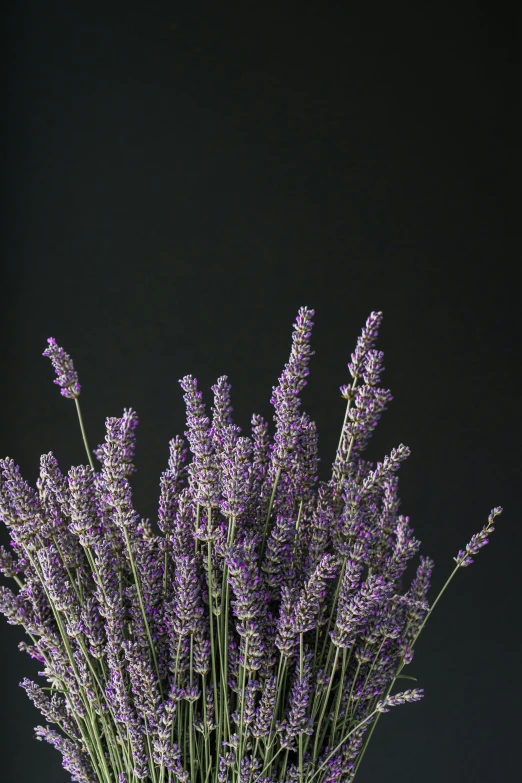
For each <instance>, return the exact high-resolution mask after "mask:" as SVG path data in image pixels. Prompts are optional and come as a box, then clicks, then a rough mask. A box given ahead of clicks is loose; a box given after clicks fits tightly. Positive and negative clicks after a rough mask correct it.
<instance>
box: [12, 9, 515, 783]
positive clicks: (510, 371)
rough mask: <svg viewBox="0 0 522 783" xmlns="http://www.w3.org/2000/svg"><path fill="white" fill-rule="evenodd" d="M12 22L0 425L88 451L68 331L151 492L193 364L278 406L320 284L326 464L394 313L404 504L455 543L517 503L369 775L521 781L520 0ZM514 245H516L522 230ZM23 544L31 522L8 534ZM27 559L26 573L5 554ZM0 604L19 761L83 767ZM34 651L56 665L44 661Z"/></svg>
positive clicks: (384, 724) (390, 336)
mask: <svg viewBox="0 0 522 783" xmlns="http://www.w3.org/2000/svg"><path fill="white" fill-rule="evenodd" d="M10 6H11V7H10V8H9V9H8V11H7V12H6V17H5V21H6V24H5V26H4V49H5V52H6V56H7V60H8V66H9V67H8V74H7V80H6V86H7V90H6V91H5V98H4V109H5V113H4V116H5V117H6V120H7V122H6V124H5V127H4V132H5V134H6V135H5V137H4V150H5V153H6V156H5V157H6V161H7V170H6V174H7V190H8V206H7V211H6V212H5V214H4V221H5V222H4V237H5V244H4V266H3V273H2V279H3V285H2V294H1V296H2V308H1V317H2V322H3V323H2V327H3V332H2V341H1V345H0V352H1V367H2V386H1V395H2V413H1V416H0V452H1V454H2V456H4V455H9V456H11V457H13V458H14V459H15V461H16V462H17V463H18V464H20V466H21V470H22V472H23V473H24V475H25V476H26V478H28V479H29V480H30V481H31V482H34V481H35V480H36V477H37V472H38V459H39V455H40V454H41V453H44V452H47V451H49V450H52V451H53V452H54V453H55V455H56V456H57V458H58V460H59V462H60V464H61V466H62V469H64V470H66V469H68V467H69V465H70V464H78V463H81V462H83V461H84V454H83V447H82V442H81V438H80V435H79V431H78V427H77V422H76V414H75V410H74V405H73V403H72V402H70V401H68V400H64V399H62V398H61V397H60V395H59V392H58V390H57V387H55V386H54V385H53V383H52V378H53V374H52V369H51V366H50V364H49V362H48V360H46V359H44V358H42V357H41V353H42V351H43V350H44V348H45V345H46V343H45V340H46V338H47V337H48V336H50V335H52V336H54V337H56V339H57V340H58V342H59V343H60V344H63V345H64V347H65V349H66V350H67V351H68V352H69V353H71V354H72V356H73V358H74V360H75V363H76V366H77V369H78V371H79V373H80V380H81V382H82V385H83V390H82V404H83V413H84V418H85V423H86V427H87V430H88V434H89V437H90V441H91V444H92V446H94V445H96V444H97V443H99V442H101V441H102V439H103V436H104V420H105V417H106V416H109V415H111V416H113V415H121V412H122V410H123V407H130V406H132V407H133V408H134V409H135V410H137V412H138V414H139V417H140V425H139V429H138V450H137V458H136V464H137V467H138V473H137V475H136V476H135V477H134V479H133V487H134V492H135V499H136V504H137V506H138V509H139V510H140V511H141V513H143V514H144V515H145V516H149V517H150V518H151V519H154V518H155V513H156V504H157V498H158V482H159V475H160V472H161V471H162V470H164V468H165V465H166V462H167V457H168V440H169V439H170V438H171V437H173V436H174V435H175V434H176V433H180V434H181V433H182V432H183V431H184V428H185V427H184V404H183V400H182V391H181V389H180V387H179V385H178V379H179V378H181V377H182V376H183V375H185V374H187V373H192V374H194V375H195V376H196V377H197V378H198V380H199V382H200V385H201V387H202V389H203V390H204V392H205V394H206V400H207V402H208V403H209V404H210V402H211V395H210V388H209V387H210V385H211V384H212V383H214V381H215V379H216V378H217V377H218V376H219V375H221V374H224V373H225V374H228V376H229V380H230V382H231V383H232V386H233V393H234V407H235V414H236V418H237V421H238V423H239V424H240V425H241V426H242V427H243V429H244V430H245V431H248V430H249V423H250V416H251V413H252V412H257V413H262V414H264V415H265V416H267V417H271V415H272V413H271V407H270V403H269V399H270V393H271V388H272V385H274V384H275V383H276V381H277V378H278V376H279V374H280V371H281V369H282V367H283V364H284V362H285V361H286V359H287V355H288V350H289V345H290V334H291V327H292V322H293V320H294V318H295V315H296V313H297V310H298V307H299V306H301V305H307V306H309V307H313V308H314V309H315V311H316V316H315V322H316V326H315V330H314V335H313V348H314V350H315V352H316V353H315V356H314V357H313V360H312V364H311V375H310V378H309V384H308V386H307V388H306V390H305V392H304V395H303V397H304V406H305V409H307V410H308V411H309V412H310V414H311V415H312V417H313V418H314V419H315V420H316V421H317V423H318V428H319V433H320V449H321V457H322V463H321V474H322V476H321V477H322V478H325V477H326V476H327V475H328V471H329V468H330V464H331V461H332V459H333V455H334V452H335V447H336V444H337V439H338V435H339V428H340V426H341V423H342V416H343V412H344V405H343V400H342V399H341V397H340V395H339V393H338V387H339V385H340V384H342V383H346V382H348V371H347V369H346V363H347V361H349V356H350V353H351V351H352V350H353V348H354V345H355V340H356V338H357V335H358V334H359V331H360V329H361V327H362V325H363V324H364V321H365V319H366V317H367V316H368V314H369V313H370V311H371V310H382V311H383V312H384V324H383V327H382V329H381V337H380V340H379V344H378V346H377V347H378V348H380V349H381V350H384V351H385V357H386V358H385V364H386V368H387V370H386V373H385V385H386V386H387V387H389V388H391V390H392V393H393V394H394V398H395V399H394V402H393V403H392V405H391V406H390V409H389V410H388V412H387V413H386V414H385V416H384V418H383V420H382V422H381V424H380V425H379V428H378V430H377V433H376V435H375V437H374V440H373V441H372V444H371V446H370V448H369V451H368V458H369V459H374V460H377V459H381V458H382V457H383V456H384V454H386V453H388V452H389V450H390V449H391V448H392V447H393V446H396V445H398V444H399V443H400V442H404V443H406V444H408V445H409V446H410V447H411V449H412V456H411V457H410V459H409V460H408V462H407V463H406V464H405V465H404V466H403V468H402V469H401V487H402V489H401V495H402V501H403V502H402V510H403V513H407V514H409V515H410V517H411V522H412V524H413V526H414V527H415V531H416V536H417V537H418V538H420V539H421V541H422V547H421V550H420V551H421V554H429V555H431V556H432V557H433V558H434V559H435V564H436V565H435V571H434V576H433V587H432V591H431V596H432V597H434V596H435V595H436V594H437V592H438V590H439V589H440V587H441V586H442V584H443V583H444V581H445V579H446V578H447V575H448V574H449V573H450V571H451V569H452V566H453V560H452V558H453V556H454V555H456V554H457V551H458V550H459V549H460V548H462V547H464V545H465V544H466V543H467V541H468V540H469V538H470V537H471V535H472V534H473V533H475V532H478V531H479V530H480V529H481V527H482V525H483V524H484V523H485V522H486V519H487V515H488V513H489V510H490V509H491V508H492V507H493V506H495V505H502V506H503V507H504V514H503V516H502V517H501V518H500V519H499V521H498V524H497V530H496V532H495V533H494V534H493V536H492V540H491V542H490V544H489V546H488V547H486V549H484V550H482V551H481V553H480V554H479V555H478V556H477V559H476V562H475V563H474V564H473V566H471V567H470V568H469V569H466V570H464V571H462V572H460V573H459V574H458V575H457V578H456V579H455V581H454V583H453V584H452V586H451V588H450V590H449V591H448V592H447V593H446V594H445V596H444V598H443V600H442V601H441V603H440V604H439V606H438V607H437V610H436V611H435V613H434V615H433V617H432V619H431V620H430V623H429V624H428V626H427V627H426V630H425V631H424V633H423V635H422V637H421V638H420V640H419V642H418V645H417V652H416V656H415V660H414V661H413V663H412V664H411V666H410V667H409V669H410V671H409V673H410V674H412V675H413V676H416V677H417V678H418V683H417V685H418V687H423V688H424V689H425V698H424V700H423V701H422V702H420V703H418V704H412V705H405V706H404V707H401V708H397V709H394V710H393V711H392V712H390V713H389V714H388V715H385V716H384V717H383V719H382V720H381V721H380V722H379V726H378V729H377V730H376V732H375V735H374V737H373V739H372V744H371V745H370V748H369V750H368V752H367V754H366V755H365V759H364V762H363V764H362V765H361V770H360V773H358V776H357V779H358V781H359V777H360V783H369V781H384V780H386V781H401V783H407V782H409V781H411V783H414V782H415V783H418V782H419V781H422V782H423V783H435V781H440V780H444V781H447V783H456V782H457V781H467V780H473V781H474V782H475V783H479V782H480V783H482V782H484V783H486V781H497V780H511V779H513V776H514V774H515V770H516V768H517V767H518V755H517V754H516V744H515V742H516V741H518V733H519V731H518V728H519V725H520V724H519V714H518V707H519V704H520V700H521V695H522V694H521V689H520V677H519V661H520V653H521V645H520V641H521V638H520V637H521V634H520V562H519V558H520V556H519V553H520V551H521V549H520V547H521V546H522V538H521V533H520V510H521V504H520V492H519V486H520V484H519V475H520V467H521V465H520V450H519V443H520V435H521V432H520V414H519V392H518V383H517V381H516V372H517V368H518V365H519V356H520V353H519V351H520V341H519V338H520V329H519V319H518V316H519V312H520V296H519V292H520V289H519V286H520V278H519V275H518V272H517V270H518V267H519V262H520V245H519V243H518V242H517V238H518V236H517V233H516V230H515V225H516V221H515V218H516V215H517V210H516V207H517V206H518V205H517V204H516V203H515V201H514V193H515V188H514V183H515V163H516V161H517V159H518V144H519V133H520V129H519V127H518V125H517V121H516V118H517V114H518V102H519V85H518V84H517V76H518V67H517V62H516V60H517V48H518V46H517V44H518V42H517V38H516V32H514V31H515V30H516V25H515V21H516V20H514V19H510V18H509V17H508V16H504V12H503V11H502V10H501V8H500V7H499V5H498V4H494V3H489V4H488V3H484V2H481V3H479V2H472V1H470V2H456V3H455V2H453V3H443V2H438V3H415V2H411V3H409V2H399V3H384V2H383V3H371V4H370V3H367V4H358V5H357V6H356V5H355V4H353V3H336V2H326V3H325V2H322V3H305V4H297V3H295V4H294V3H285V2H277V3H272V4H270V3H267V2H263V3H252V2H241V3H232V2H227V3H207V4H204V3H200V2H194V3H180V2H170V3H160V2H152V3H143V4H141V3H136V2H127V3H125V4H123V3H122V4H120V3H110V2H109V3H105V4H96V3H94V4H93V3H89V4H76V3H72V4H71V3H65V2H56V1H55V0H48V1H47V2H46V3H38V2H29V1H28V0H22V1H21V2H18V3H16V4H14V3H12V4H10ZM517 250H518V253H517ZM1 539H2V541H3V543H4V544H5V543H6V542H7V540H8V536H7V534H6V531H5V530H2V531H1ZM2 583H5V580H3V581H2ZM21 639H22V633H21V632H20V631H19V629H18V628H14V627H11V626H8V625H7V624H6V623H5V622H4V621H2V624H1V625H0V640H1V644H0V678H1V685H0V693H1V694H2V695H1V703H2V709H1V711H0V723H1V726H0V743H1V746H2V747H1V750H2V755H1V759H2V762H1V763H2V773H1V775H0V777H1V779H2V781H5V783H12V782H13V781H21V780H30V779H31V780H32V779H38V780H39V781H40V782H41V783H51V781H52V782H53V783H54V782H55V781H56V783H58V781H62V780H63V781H65V780H67V779H68V775H67V773H65V772H64V771H63V770H62V768H61V766H60V758H59V754H58V753H56V752H55V751H54V750H52V749H51V748H50V747H48V746H47V745H44V744H41V743H37V742H35V741H34V739H33V738H32V736H33V732H32V726H33V725H36V724H37V723H40V722H44V721H43V719H41V717H40V715H39V714H38V713H37V712H36V710H35V709H34V708H33V706H32V705H31V704H30V702H29V701H28V699H27V698H26V695H25V694H24V692H23V691H22V690H21V689H20V688H19V687H18V683H19V681H20V680H21V679H22V677H23V676H31V675H34V674H35V673H36V671H38V665H36V664H34V662H33V661H31V660H30V659H29V658H28V657H27V656H25V655H22V654H21V653H19V652H18V650H17V649H16V648H17V643H18V641H20V640H21ZM33 664H34V665H33Z"/></svg>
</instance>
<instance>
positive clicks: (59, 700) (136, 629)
mask: <svg viewBox="0 0 522 783" xmlns="http://www.w3.org/2000/svg"><path fill="white" fill-rule="evenodd" d="M313 316H314V311H313V310H309V309H307V308H305V307H303V308H301V309H300V310H299V314H298V317H297V321H296V323H295V325H294V332H293V342H292V348H291V353H290V358H289V361H288V363H287V364H286V366H285V368H284V370H283V373H282V375H281V377H280V378H279V382H278V385H277V386H275V387H274V388H273V394H272V399H271V403H272V405H273V407H274V420H275V434H274V435H273V437H272V438H271V437H270V435H269V426H268V423H267V422H266V421H265V420H264V419H263V418H262V417H261V416H258V415H254V416H253V417H252V433H251V436H250V437H244V436H241V435H240V429H239V427H237V426H236V425H235V424H234V422H233V418H232V407H231V402H230V385H229V384H228V383H227V377H226V376H223V377H221V378H219V379H218V380H217V382H216V384H215V386H213V387H212V391H213V393H214V406H213V408H212V412H211V416H208V415H207V413H206V410H205V406H204V403H203V401H202V394H201V392H200V391H199V390H198V387H197V382H196V380H195V379H194V378H193V377H192V376H190V375H187V376H186V377H184V378H183V379H182V380H181V381H180V384H181V387H182V389H183V392H184V400H185V403H186V408H187V430H186V432H185V437H186V439H187V441H188V448H187V446H186V441H185V440H184V439H183V438H181V437H175V438H174V439H173V440H171V441H170V444H169V445H170V458H169V462H168V468H167V470H166V471H165V472H164V473H163V474H162V476H161V479H160V499H159V512H158V520H157V523H158V529H159V532H154V530H153V529H152V527H151V525H150V523H149V521H148V520H145V519H142V518H141V517H140V515H139V513H138V512H137V511H136V510H135V509H134V507H133V503H132V495H131V488H130V483H129V478H130V477H131V475H132V474H133V472H134V470H135V468H134V465H133V458H134V448H135V429H136V425H137V423H138V420H137V417H136V414H135V412H134V411H133V410H131V409H125V410H124V413H123V416H122V417H121V418H108V419H107V420H106V438H105V442H104V443H103V444H102V445H101V446H99V448H98V449H96V450H94V452H93V454H94V455H95V457H96V458H97V460H98V461H99V467H98V468H96V467H95V466H94V462H93V459H92V455H91V451H90V450H89V448H88V445H87V438H86V434H85V430H84V426H83V422H82V418H81V413H80V407H79V399H78V398H79V395H80V384H79V382H78V376H77V374H76V372H75V369H74V366H73V363H72V361H71V359H70V357H69V356H68V355H67V354H66V353H65V352H64V351H63V349H62V348H60V347H59V346H58V345H57V344H56V341H55V340H54V339H53V338H50V339H49V340H48V343H49V346H48V348H47V350H46V351H45V353H44V355H45V356H48V357H49V358H50V359H51V361H52V363H53V366H54V369H55V371H56V374H57V379H56V380H55V383H57V384H58V385H59V386H60V388H61V392H62V394H63V395H64V396H65V397H68V398H70V399H73V400H75V403H76V406H77V410H78V416H79V421H80V426H81V431H82V435H83V439H84V443H85V447H86V451H87V457H88V462H89V464H88V465H80V466H77V467H72V468H71V469H70V470H69V472H68V474H67V475H63V474H62V473H61V472H60V469H59V467H58V464H57V461H56V459H55V457H54V456H53V454H52V453H49V454H45V455H44V456H42V457H41V469H40V476H39V479H38V481H37V488H36V490H34V489H33V488H31V487H30V486H29V485H28V484H27V482H26V481H24V479H23V478H22V476H21V475H20V471H19V468H18V466H16V465H15V463H14V461H13V460H12V459H4V460H1V461H0V471H1V472H0V516H1V517H2V519H3V520H4V522H5V523H6V525H7V527H8V529H9V532H10V537H11V551H7V550H6V549H5V548H3V547H2V548H1V550H0V570H1V571H2V573H3V574H4V576H6V577H9V578H12V579H13V580H14V582H15V583H16V585H17V588H15V590H11V589H9V588H7V587H0V609H1V611H2V612H3V613H4V614H5V616H6V617H7V621H8V622H9V623H12V624H19V625H22V626H23V628H24V629H25V632H26V634H27V636H28V641H27V642H22V643H21V644H20V645H19V646H20V649H21V650H23V651H25V652H27V653H29V655H30V656H31V657H32V658H35V659H36V660H37V661H39V662H40V663H41V665H42V668H43V671H42V672H40V674H41V675H42V676H43V677H45V678H46V680H47V683H49V685H48V686H47V687H41V686H39V685H37V684H36V683H34V682H31V681H30V680H28V679H25V680H24V681H23V682H22V683H21V685H22V687H23V688H24V689H25V690H26V691H27V694H28V696H29V698H30V699H31V700H32V701H33V702H34V704H35V705H36V706H37V707H38V709H39V710H40V711H41V713H42V714H43V716H44V717H45V719H46V721H48V722H49V723H52V724H55V725H56V727H57V729H58V730H56V729H54V728H51V727H50V726H49V725H46V726H45V727H44V726H38V727H37V728H36V735H37V737H38V738H39V739H43V740H46V741H47V742H50V743H51V744H52V745H54V746H55V747H56V748H57V749H58V750H59V751H60V752H61V753H62V756H63V766H64V767H65V769H66V770H68V771H69V772H70V774H71V778H72V780H74V781H81V783H95V782H96V781H97V782H99V783H136V781H138V780H147V781H152V783H165V781H169V782H170V781H172V780H173V779H176V780H178V781H180V783H188V781H191V783H226V782H227V781H234V783H236V782H237V783H239V782H240V783H276V781H286V782H287V783H297V782H298V781H299V782H300V781H302V782H303V783H312V781H315V782H316V783H336V782H337V781H343V782H344V781H346V783H348V782H349V781H352V780H353V779H354V778H355V775H356V773H357V770H358V768H359V765H360V763H361V759H362V758H363V755H364V752H365V750H366V747H367V745H368V742H369V740H370V738H371V736H372V733H373V731H374V729H375V726H376V724H377V721H378V718H379V716H380V713H382V712H388V711H389V709H390V707H392V706H395V705H398V704H403V703H404V702H413V701H417V700H419V699H420V698H421V697H422V693H423V691H422V689H417V688H415V689H412V690H409V689H408V690H404V691H403V692H400V693H396V694H394V695H391V690H392V688H393V686H394V684H395V682H396V681H397V680H398V679H401V678H404V679H410V680H413V679H414V678H413V677H408V676H406V675H404V674H402V670H403V668H404V666H405V665H406V664H408V663H410V662H411V660H412V658H413V650H414V646H415V643H416V641H417V639H418V637H419V634H420V633H421V631H422V629H423V628H424V625H425V623H426V620H427V619H428V617H429V616H430V614H431V612H432V611H433V609H434V607H435V605H436V604H437V602H438V600H439V599H440V597H441V595H442V593H443V592H444V590H445V589H446V587H447V585H448V584H449V582H450V581H451V579H452V578H453V576H454V575H455V573H456V572H457V571H458V570H459V569H460V568H465V567H467V566H468V565H469V564H470V563H472V562H473V560H472V555H475V554H476V553H477V552H478V550H479V549H480V548H481V547H482V546H484V545H485V544H487V542H488V538H487V537H488V535H489V533H490V532H491V531H492V530H493V529H494V528H493V523H494V520H495V517H496V516H497V515H498V514H500V513H501V511H502V509H501V508H495V509H493V510H492V512H491V514H490V516H489V519H488V523H487V525H486V526H485V527H484V528H483V530H482V531H481V532H479V533H478V534H476V535H474V536H473V537H472V538H471V541H470V543H469V544H468V545H467V546H466V548H465V550H463V551H460V552H459V553H458V555H457V557H455V558H454V560H455V562H456V566H455V568H454V570H453V572H452V573H451V575H450V576H449V578H448V580H447V582H446V584H445V585H444V587H443V588H442V590H441V592H440V593H439V595H438V596H437V598H436V599H435V601H434V602H433V604H432V605H431V607H430V605H429V604H428V601H427V593H428V589H429V585H430V578H431V573H432V569H433V561H432V560H431V559H430V558H428V557H420V564H419V565H418V568H417V571H416V575H415V577H414V578H413V580H412V581H411V584H410V585H409V586H408V587H407V589H405V590H404V588H403V586H402V581H403V575H404V572H405V569H406V567H407V564H408V561H409V560H410V559H411V558H412V557H414V555H415V554H416V553H417V551H418V549H419V546H420V542H419V541H418V540H417V539H415V538H414V537H413V531H412V528H411V527H410V524H409V518H408V517H407V516H403V515H400V514H398V509H399V499H398V477H397V472H398V469H399V467H400V465H401V463H402V462H403V461H404V460H405V459H406V458H407V457H408V455H409V450H408V449H407V448H406V446H403V445H400V446H398V448H396V449H393V450H392V452H391V454H390V455H389V456H386V457H385V458H384V460H383V462H379V463H377V464H376V465H374V464H372V463H370V462H368V461H365V460H364V459H363V457H362V454H363V452H364V449H365V447H366V445H367V444H368V441H369V439H370V438H371V435H372V433H373V431H374V429H375V426H376V424H377V422H378V421H379V418H380V416H381V414H382V412H383V411H384V410H385V408H386V406H387V404H388V403H389V402H390V400H391V399H392V398H391V395H390V392H389V391H388V390H386V389H383V388H381V387H380V385H379V384H380V375H381V372H382V369H383V367H382V360H383V354H382V352H380V351H377V350H375V348H374V345H375V342H376V338H377V332H378V328H379V325H380V323H381V319H382V313H380V312H373V313H371V315H370V317H369V318H368V320H367V322H366V325H365V327H364V328H363V330H362V333H361V335H360V337H359V338H358V341H357V346H356V348H355V352H354V353H353V354H352V356H351V362H350V363H349V364H348V369H349V372H350V376H351V379H352V381H351V383H350V384H349V385H346V386H342V387H341V394H342V396H343V397H344V398H345V399H346V414H345V417H344V422H343V426H342V431H341V436H340V440H339V445H338V448H337V453H336V455H335V459H334V462H333V465H332V474H331V478H330V479H329V480H328V481H318V476H317V466H318V455H317V431H316V426H315V424H314V422H313V421H311V420H310V418H309V416H308V415H307V414H306V413H303V412H301V410H300V400H299V393H300V392H301V390H302V389H303V387H304V386H305V384H306V378H307V376H308V372H309V371H308V364H309V360H310V357H311V355H312V351H311V349H310V336H311V329H312V325H313V324H312V320H311V319H312V317H313ZM189 452H190V458H189V459H187V456H188V454H189Z"/></svg>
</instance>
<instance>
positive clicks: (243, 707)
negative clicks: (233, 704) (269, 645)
mask: <svg viewBox="0 0 522 783" xmlns="http://www.w3.org/2000/svg"><path fill="white" fill-rule="evenodd" d="M248 642H249V637H248V636H247V637H246V641H245V654H244V658H243V677H242V679H241V700H240V704H239V709H240V716H241V717H240V719H239V753H238V758H237V769H238V775H241V759H242V758H243V717H244V714H245V680H246V668H247V663H248Z"/></svg>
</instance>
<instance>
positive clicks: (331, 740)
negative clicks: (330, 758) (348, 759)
mask: <svg viewBox="0 0 522 783" xmlns="http://www.w3.org/2000/svg"><path fill="white" fill-rule="evenodd" d="M347 653H348V649H347V648H346V647H345V648H344V649H343V663H342V668H341V680H340V682H339V689H338V691H337V699H336V702H335V713H334V719H333V723H332V729H331V732H330V745H331V744H332V742H333V741H334V738H335V729H336V726H337V718H338V717H339V707H340V706H341V697H342V695H343V683H344V677H345V674H346V656H347Z"/></svg>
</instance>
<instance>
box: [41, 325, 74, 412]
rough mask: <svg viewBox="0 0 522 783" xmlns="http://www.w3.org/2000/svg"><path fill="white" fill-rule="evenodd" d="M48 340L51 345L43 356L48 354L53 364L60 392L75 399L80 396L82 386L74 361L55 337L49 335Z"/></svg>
mask: <svg viewBox="0 0 522 783" xmlns="http://www.w3.org/2000/svg"><path fill="white" fill-rule="evenodd" d="M47 342H48V343H49V347H48V348H46V349H45V351H44V352H43V354H42V356H48V357H49V359H50V360H51V362H52V364H53V367H54V371H55V373H56V375H57V376H58V377H57V378H56V379H55V381H54V383H56V384H57V385H58V386H60V392H61V394H62V395H63V396H64V397H68V398H69V399H70V400H74V399H76V397H79V396H80V389H81V386H80V384H79V383H78V373H77V372H76V370H75V369H74V364H73V361H72V359H71V357H70V356H69V354H68V353H65V351H64V350H63V348H60V346H59V345H58V344H57V342H56V340H55V339H54V337H49V339H48V340H47Z"/></svg>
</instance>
